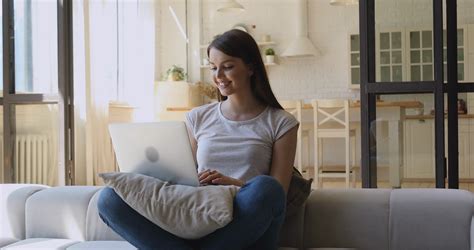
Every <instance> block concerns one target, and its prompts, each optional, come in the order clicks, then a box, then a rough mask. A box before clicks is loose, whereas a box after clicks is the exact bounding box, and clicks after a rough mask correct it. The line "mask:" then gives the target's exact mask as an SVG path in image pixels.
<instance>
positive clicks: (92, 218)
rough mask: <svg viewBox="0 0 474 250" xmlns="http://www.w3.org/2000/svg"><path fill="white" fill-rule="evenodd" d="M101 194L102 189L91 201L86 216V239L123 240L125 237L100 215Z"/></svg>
mask: <svg viewBox="0 0 474 250" xmlns="http://www.w3.org/2000/svg"><path fill="white" fill-rule="evenodd" d="M99 196H100V191H98V192H96V193H95V194H94V196H92V199H91V201H90V202H89V208H88V209H87V218H86V240H87V241H95V240H98V241H101V240H102V241H123V240H124V239H123V238H122V237H121V236H120V235H118V234H117V233H115V232H114V230H112V229H111V228H110V227H109V226H107V224H105V223H104V222H103V221H102V219H101V218H100V217H99V210H98V209H97V202H98V200H99Z"/></svg>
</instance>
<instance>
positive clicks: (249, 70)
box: [247, 63, 255, 77]
mask: <svg viewBox="0 0 474 250" xmlns="http://www.w3.org/2000/svg"><path fill="white" fill-rule="evenodd" d="M254 68H255V67H254V66H253V64H251V63H249V64H247V69H248V71H247V72H248V76H249V77H251V76H253V73H254Z"/></svg>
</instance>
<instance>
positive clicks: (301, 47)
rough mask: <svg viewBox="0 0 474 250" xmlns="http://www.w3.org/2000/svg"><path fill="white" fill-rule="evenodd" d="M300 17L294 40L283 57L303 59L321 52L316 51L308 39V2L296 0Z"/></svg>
mask: <svg viewBox="0 0 474 250" xmlns="http://www.w3.org/2000/svg"><path fill="white" fill-rule="evenodd" d="M296 14H297V15H295V16H300V17H301V18H299V20H298V21H297V25H298V26H297V29H296V38H295V39H293V41H292V42H291V43H290V46H288V48H287V49H286V50H285V52H283V54H281V56H283V57H303V56H316V55H320V54H321V52H320V51H319V50H318V49H316V48H315V47H314V45H313V43H312V42H311V40H309V38H308V2H307V1H306V0H298V13H296Z"/></svg>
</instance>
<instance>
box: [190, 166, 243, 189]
mask: <svg viewBox="0 0 474 250" xmlns="http://www.w3.org/2000/svg"><path fill="white" fill-rule="evenodd" d="M198 177H199V183H200V184H201V185H209V184H210V185H234V186H239V187H241V186H243V185H244V182H243V181H241V180H238V179H234V178H232V177H229V176H225V175H223V174H221V173H219V171H217V170H210V169H207V170H204V171H202V172H200V173H199V174H198Z"/></svg>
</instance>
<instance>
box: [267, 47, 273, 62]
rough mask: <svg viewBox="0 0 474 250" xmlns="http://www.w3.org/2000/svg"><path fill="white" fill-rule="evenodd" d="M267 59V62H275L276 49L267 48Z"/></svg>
mask: <svg viewBox="0 0 474 250" xmlns="http://www.w3.org/2000/svg"><path fill="white" fill-rule="evenodd" d="M265 61H266V62H267V63H275V51H274V50H273V49H272V48H268V49H266V50H265Z"/></svg>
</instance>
